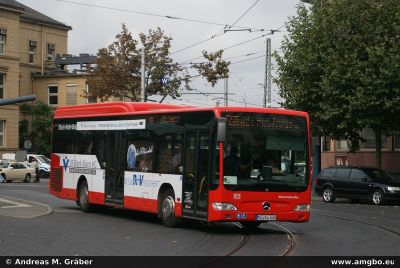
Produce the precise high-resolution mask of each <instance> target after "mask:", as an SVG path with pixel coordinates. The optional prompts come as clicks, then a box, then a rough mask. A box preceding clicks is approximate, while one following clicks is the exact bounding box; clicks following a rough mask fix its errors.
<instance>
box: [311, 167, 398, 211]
mask: <svg viewBox="0 0 400 268" xmlns="http://www.w3.org/2000/svg"><path fill="white" fill-rule="evenodd" d="M315 191H316V192H317V193H318V194H319V195H321V196H322V199H323V200H324V202H327V203H331V202H334V201H335V199H336V198H337V197H343V198H348V199H350V200H351V201H352V202H357V201H359V200H370V201H371V202H372V203H373V204H375V205H382V204H383V203H385V202H386V201H400V180H398V179H395V178H394V177H392V176H391V175H390V174H389V173H387V172H385V171H383V170H382V169H379V168H375V167H351V166H346V167H343V166H338V167H329V168H325V169H323V170H322V171H321V173H320V174H319V175H318V177H317V179H316V186H315Z"/></svg>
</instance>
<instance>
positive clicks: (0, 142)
mask: <svg viewBox="0 0 400 268" xmlns="http://www.w3.org/2000/svg"><path fill="white" fill-rule="evenodd" d="M5 129H6V121H5V120H0V147H1V148H3V147H4V130H5Z"/></svg>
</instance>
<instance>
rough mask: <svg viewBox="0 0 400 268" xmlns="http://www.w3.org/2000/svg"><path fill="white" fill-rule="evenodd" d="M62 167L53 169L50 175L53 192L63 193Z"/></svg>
mask: <svg viewBox="0 0 400 268" xmlns="http://www.w3.org/2000/svg"><path fill="white" fill-rule="evenodd" d="M62 173H63V172H62V167H52V168H51V174H50V187H51V189H52V190H53V191H56V192H61V189H62V175H63V174H62Z"/></svg>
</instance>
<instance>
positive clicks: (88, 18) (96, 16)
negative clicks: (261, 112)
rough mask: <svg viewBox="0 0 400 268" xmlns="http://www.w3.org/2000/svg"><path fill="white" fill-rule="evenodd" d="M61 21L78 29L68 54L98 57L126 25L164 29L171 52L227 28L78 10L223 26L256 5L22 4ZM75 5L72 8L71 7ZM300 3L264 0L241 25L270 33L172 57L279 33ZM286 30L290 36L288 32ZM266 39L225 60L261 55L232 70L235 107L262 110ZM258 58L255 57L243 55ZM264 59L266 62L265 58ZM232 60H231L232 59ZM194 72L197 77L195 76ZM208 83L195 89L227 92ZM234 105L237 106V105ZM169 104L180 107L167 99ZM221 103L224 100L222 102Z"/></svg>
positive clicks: (145, 1)
mask: <svg viewBox="0 0 400 268" xmlns="http://www.w3.org/2000/svg"><path fill="white" fill-rule="evenodd" d="M18 1H19V2H21V3H23V4H25V5H27V6H30V7H31V8H34V9H36V10H38V11H39V12H42V13H44V14H46V15H48V16H50V17H52V18H54V19H57V20H58V21H61V22H63V23H65V24H67V25H69V26H72V31H70V32H69V38H68V50H69V51H68V53H69V54H75V55H76V54H79V53H90V54H96V53H97V51H98V49H99V48H102V47H105V46H107V45H109V44H110V43H111V42H113V41H114V40H115V35H116V34H117V33H119V32H120V31H121V24H122V23H125V24H126V25H127V27H128V29H129V31H131V32H132V34H133V35H134V37H137V36H138V33H140V32H144V33H146V32H147V31H148V30H149V29H154V28H156V27H160V28H161V29H163V30H164V32H165V33H166V34H167V35H170V36H171V37H172V38H173V41H172V48H171V51H172V52H174V51H178V50H180V49H182V48H185V47H187V46H190V45H192V44H195V43H197V42H200V41H202V40H204V39H207V38H209V37H211V36H212V35H214V34H216V33H218V32H220V31H221V30H223V26H218V25H210V24H204V23H196V22H188V21H183V20H174V19H167V18H165V17H156V16H150V15H141V14H137V13H133V12H126V11H117V10H112V9H104V8H96V7H92V6H85V5H78V4H74V3H72V2H76V3H82V4H88V5H97V6H105V7H110V8H114V9H124V10H131V11H139V12H144V13H152V14H159V15H165V16H174V17H180V18H185V19H191V20H201V21H209V22H217V23H222V24H227V25H231V24H233V23H234V22H235V21H237V20H238V19H239V18H240V16H241V15H242V14H243V13H244V12H245V11H246V10H248V9H249V8H250V7H251V6H252V4H253V3H255V2H256V0H247V1H245V0H201V1H199V0H167V1H166V0H164V1H163V0H135V1H126V0H113V1H110V0H66V1H61V0H18ZM67 2H70V3H67ZM298 3H299V0H260V1H259V2H258V3H257V4H256V5H255V6H254V7H253V8H252V9H251V10H250V11H249V12H248V13H247V14H246V15H245V16H244V17H243V18H242V19H240V20H239V21H238V22H237V23H236V26H245V27H252V28H260V29H265V31H264V32H259V31H254V32H251V33H250V32H248V31H241V32H238V31H235V32H227V33H226V34H223V35H221V36H219V37H217V38H215V39H213V40H210V41H208V42H205V43H202V44H200V45H198V46H195V47H192V48H190V49H186V50H184V51H181V52H178V53H174V54H173V55H172V57H173V58H174V60H176V61H178V62H183V61H186V60H189V59H193V58H196V57H199V56H201V51H202V50H207V51H215V50H218V49H223V48H226V47H229V46H231V45H235V44H238V43H241V42H244V41H247V40H250V39H253V38H257V37H260V36H262V35H263V34H265V33H267V32H268V31H269V30H271V29H277V28H280V27H281V26H283V25H284V23H285V22H287V21H288V17H291V16H294V15H296V5H297V4H298ZM281 30H283V31H285V28H284V27H282V28H281ZM284 34H286V33H285V32H278V33H275V34H274V35H269V36H268V37H270V38H271V41H272V50H275V49H277V48H279V46H280V43H281V41H282V38H283V36H284ZM265 38H266V37H262V38H259V39H257V40H254V41H252V42H248V43H246V44H243V45H240V46H237V47H235V48H231V49H228V50H226V51H225V52H224V57H225V58H227V59H229V60H230V61H231V62H232V63H233V62H237V61H241V60H246V59H250V58H253V57H257V56H259V58H257V59H253V60H248V61H243V62H241V63H236V64H232V65H231V67H230V78H229V83H228V84H229V92H230V93H234V94H235V95H231V96H230V99H231V100H230V101H229V105H234V106H243V105H245V103H244V100H246V103H247V105H251V106H255V105H257V106H261V105H262V100H263V89H262V86H261V85H259V84H263V83H264V73H265V57H262V55H264V51H265ZM250 53H255V54H253V55H251V56H247V57H246V56H243V57H236V56H242V55H246V54H250ZM260 56H261V57H260ZM230 58H231V59H230ZM193 73H194V72H193ZM204 84H206V81H203V80H202V79H199V78H197V79H194V81H193V83H192V85H193V87H195V88H197V89H198V90H199V91H201V92H205V93H206V92H221V93H222V92H223V82H222V81H221V82H219V83H218V84H217V85H216V86H215V88H211V86H206V85H204ZM272 92H273V94H272V103H273V106H276V105H277V104H276V102H277V101H278V100H279V97H278V95H277V88H276V86H275V85H272ZM216 97H222V95H210V96H208V97H206V96H203V95H183V96H182V98H181V99H182V101H178V103H184V104H188V105H202V106H205V105H207V106H214V105H215V103H216V100H215V99H214V98H216ZM233 100H235V101H237V102H234V101H233ZM164 102H175V103H176V102H177V101H173V100H172V99H171V98H167V99H166V100H165V101H164ZM221 103H223V101H222V100H221Z"/></svg>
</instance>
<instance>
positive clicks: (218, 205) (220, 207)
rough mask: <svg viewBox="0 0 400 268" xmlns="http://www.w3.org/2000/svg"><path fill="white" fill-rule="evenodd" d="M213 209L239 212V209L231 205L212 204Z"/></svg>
mask: <svg viewBox="0 0 400 268" xmlns="http://www.w3.org/2000/svg"><path fill="white" fill-rule="evenodd" d="M212 207H213V208H214V209H215V210H237V208H236V207H235V206H234V205H233V204H231V203H222V202H212Z"/></svg>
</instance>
